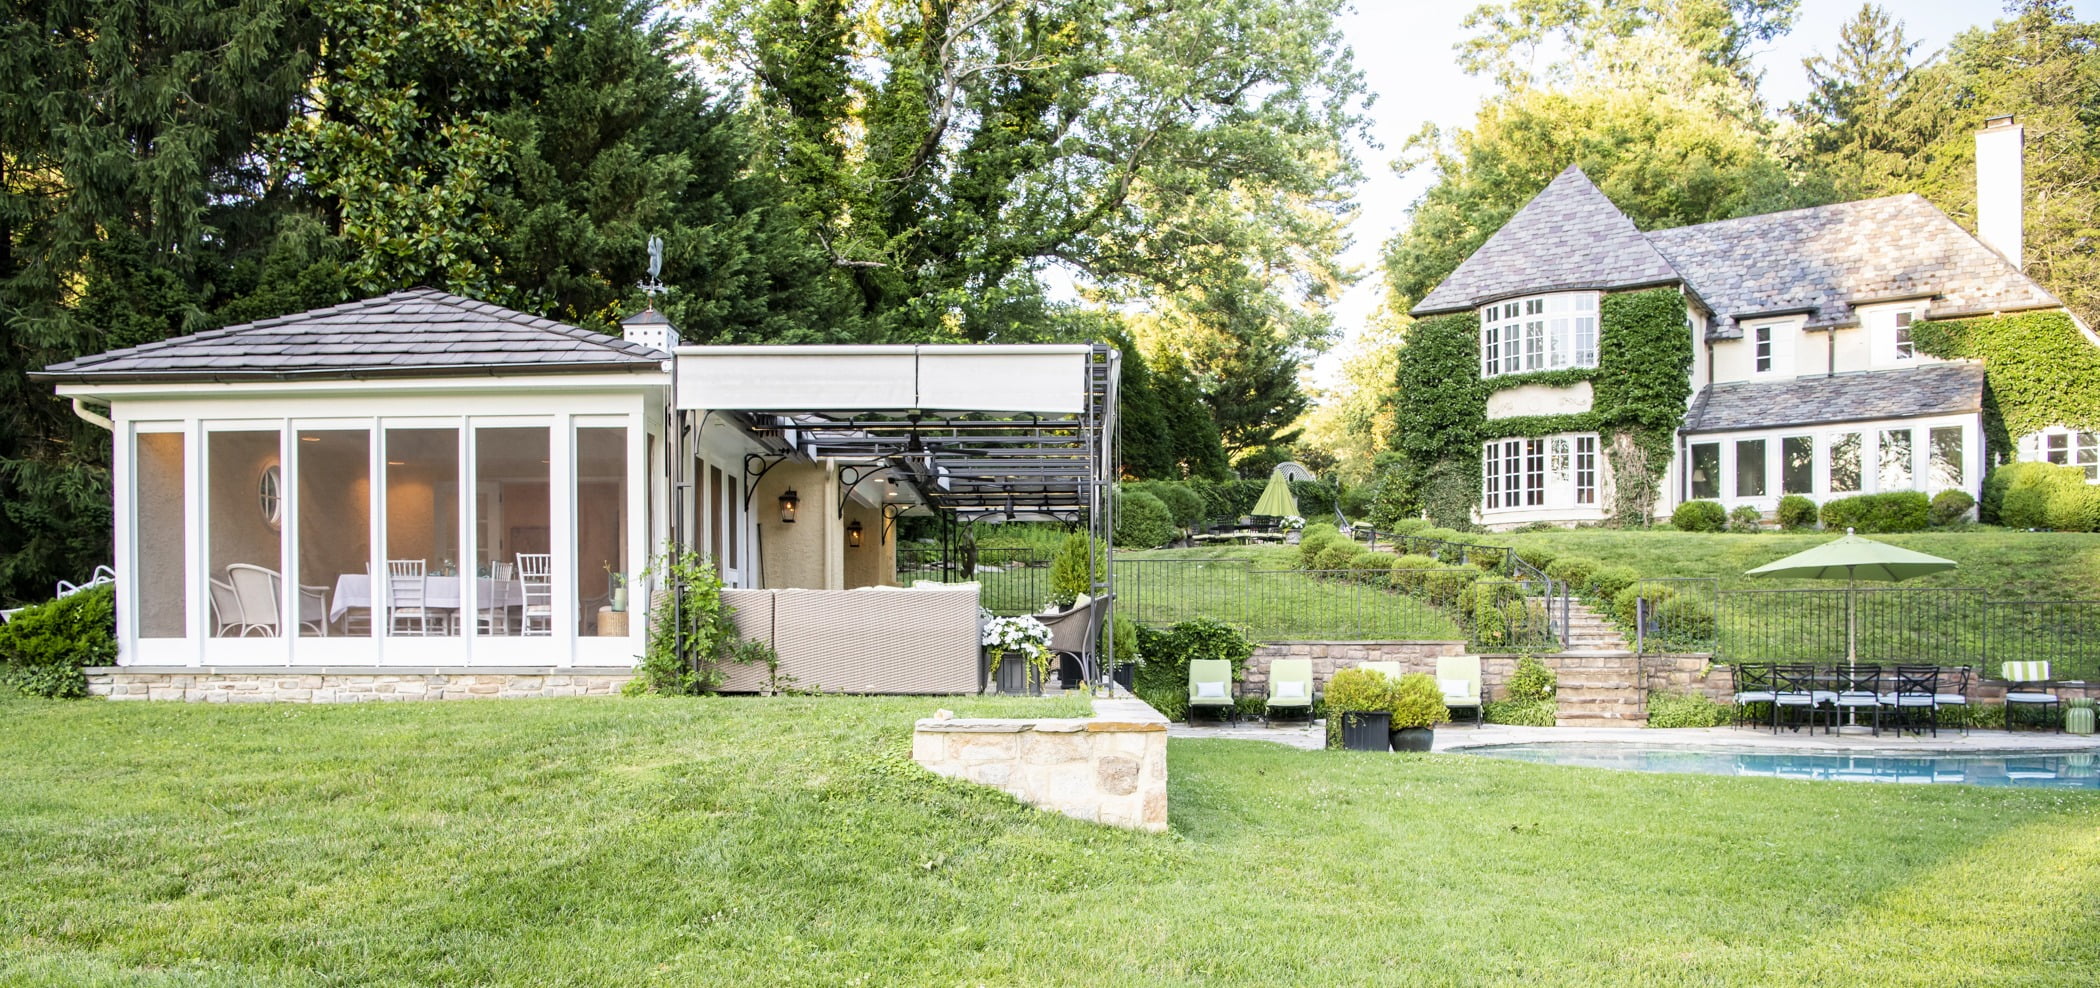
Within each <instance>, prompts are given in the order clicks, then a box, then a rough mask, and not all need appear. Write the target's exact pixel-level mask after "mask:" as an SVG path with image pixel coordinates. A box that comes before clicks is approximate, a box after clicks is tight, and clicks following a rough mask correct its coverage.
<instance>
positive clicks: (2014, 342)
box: [1910, 311, 2100, 459]
mask: <svg viewBox="0 0 2100 988" xmlns="http://www.w3.org/2000/svg"><path fill="white" fill-rule="evenodd" d="M1910 338H1911V342H1912V343H1913V344H1915V345H1916V346H1917V348H1918V349H1919V350H1920V351H1922V352H1924V353H1926V354H1929V355H1931V356H1934V357H1944V358H1947V359H1950V360H1951V359H1963V358H1966V359H1971V360H1982V361H1983V382H1984V428H1985V430H1987V433H1988V435H1987V437H1986V438H1987V441H1988V444H1989V446H1990V447H1991V448H1992V449H1993V450H1997V451H2002V454H2003V455H2004V456H2005V457H2006V458H2008V459H2010V458H2011V455H2012V449H2013V445H2012V439H2013V437H2015V436H2024V435H2027V434H2028V433H2031V432H2037V431H2040V430H2042V429H2046V428H2049V427H2050V426H2056V425H2061V426H2068V427H2070V428H2073V429H2084V430H2100V347H2096V346H2094V345H2093V342H2092V341H2091V340H2089V339H2087V338H2086V335H2085V333H2083V332H2081V331H2080V330H2079V328H2078V324H2077V323H2075V322H2072V321H2071V316H2070V314H2069V313H2066V312H2061V311H2057V312H2028V313H2022V314H2019V315H2011V316H1990V317H1985V318H1981V319H1955V320H1948V321H1944V322H1924V323H1916V324H1913V325H1912V326H1911V330H1910Z"/></svg>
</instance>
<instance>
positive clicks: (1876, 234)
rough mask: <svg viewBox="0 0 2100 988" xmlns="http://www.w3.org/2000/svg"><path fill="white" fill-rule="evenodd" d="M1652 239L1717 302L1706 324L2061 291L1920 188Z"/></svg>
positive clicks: (1985, 302)
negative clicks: (1865, 305) (1890, 302)
mask: <svg viewBox="0 0 2100 988" xmlns="http://www.w3.org/2000/svg"><path fill="white" fill-rule="evenodd" d="M1648 240H1649V242H1650V243H1653V244H1654V245H1655V247H1656V249H1657V250H1659V251H1661V252H1662V255H1663V257H1665V258H1667V259H1668V260H1669V262H1670V265H1671V267H1673V268H1675V269H1676V270H1677V272H1678V273H1679V274H1681V275H1683V277H1684V281H1685V283H1686V284H1687V285H1689V286H1690V287H1691V289H1692V291H1694V292H1695V293H1697V294H1698V296H1699V298H1700V299H1701V300H1702V301H1704V302H1705V303H1706V304H1707V306H1708V307H1709V308H1711V309H1712V310H1713V313H1714V317H1715V318H1714V319H1713V321H1712V322H1711V323H1710V324H1709V326H1708V333H1707V335H1708V336H1709V337H1711V338H1714V339H1733V338H1738V337H1740V336H1742V333H1743V331H1742V327H1741V326H1739V325H1737V320H1738V319H1742V318H1746V317H1750V316H1754V315H1757V314H1760V313H1764V314H1774V313H1778V312H1784V311H1787V310H1792V311H1795V312H1799V311H1803V310H1806V311H1807V312H1808V314H1809V315H1808V325H1809V326H1811V327H1822V326H1843V325H1851V324H1852V323H1854V322H1855V321H1856V317H1855V316H1854V315H1853V314H1852V306H1853V305H1854V304H1855V303H1859V302H1865V301H1873V300H1877V299H1884V300H1886V299H1893V298H1902V297H1924V296H1933V297H1935V301H1934V302H1933V303H1932V305H1931V306H1930V307H1929V308H1928V309H1927V310H1926V313H1925V316H1926V318H1944V317H1947V316H1950V315H1954V314H1958V313H1975V312H1993V311H2003V310H2016V309H2035V308H2054V307H2056V306H2058V305H2061V304H2062V303H2060V302H2058V301H2057V300H2056V297H2055V296H2053V295H2050V294H2049V293H2048V292H2047V291H2045V290H2044V289H2043V288H2042V287H2041V286H2040V285H2037V284H2035V282H2034V280H2033V279H2031V278H2029V277H2027V276H2026V275H2024V274H2022V273H2020V271H2019V270H2018V269H2016V268H2014V267H2013V266H2012V265H2011V264H2009V263H2007V262H2006V260H2005V259H2004V258H2003V257H2000V256H1999V255H1998V253H1997V252H1996V251H1994V250H1992V249H1990V248H1989V247H1986V246H1984V245H1983V242H1982V241H1980V240H1977V239H1976V238H1975V237H1973V236H1970V235H1969V232H1968V231H1966V230H1963V229H1962V228H1961V227H1960V226H1958V225H1956V224H1955V222H1954V221H1953V220H1951V219H1949V218H1948V217H1947V214H1945V213H1942V212H1940V211H1939V209H1938V208H1937V207H1935V206H1933V205H1932V204H1931V203H1929V202H1926V201H1925V200H1924V198H1922V197H1920V196H1918V195H1915V194H1909V195H1900V196H1888V197H1886V198H1881V199H1863V200H1860V201H1858V202H1842V203H1837V204H1835V205H1830V206H1816V207H1813V208H1810V209H1794V210H1788V211H1786V212H1783V213H1766V214H1764V215H1761V216H1745V217H1742V218H1741V219H1733V220H1721V221H1719V222H1715V223H1701V224H1698V225H1696V226H1684V227H1677V228H1675V229H1670V230H1656V231H1654V232H1652V233H1649V234H1648Z"/></svg>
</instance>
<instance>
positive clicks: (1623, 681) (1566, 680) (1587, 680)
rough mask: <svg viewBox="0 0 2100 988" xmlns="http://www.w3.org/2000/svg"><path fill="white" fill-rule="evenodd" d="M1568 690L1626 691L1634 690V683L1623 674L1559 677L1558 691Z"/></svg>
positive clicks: (1590, 691)
mask: <svg viewBox="0 0 2100 988" xmlns="http://www.w3.org/2000/svg"><path fill="white" fill-rule="evenodd" d="M1570 690H1580V691H1582V692H1585V693H1595V692H1599V691H1606V692H1611V691H1626V692H1631V691H1633V690H1634V683H1633V680H1632V679H1630V678H1627V677H1624V676H1562V677H1560V692H1562V693H1566V692H1568V691H1570Z"/></svg>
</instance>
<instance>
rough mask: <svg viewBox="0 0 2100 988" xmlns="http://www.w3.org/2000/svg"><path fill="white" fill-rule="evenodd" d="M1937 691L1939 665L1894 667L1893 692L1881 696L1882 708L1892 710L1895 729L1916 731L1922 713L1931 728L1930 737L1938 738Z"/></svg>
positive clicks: (1938, 711)
mask: <svg viewBox="0 0 2100 988" xmlns="http://www.w3.org/2000/svg"><path fill="white" fill-rule="evenodd" d="M1939 691H1940V667H1939V666H1910V665H1899V666H1897V667H1896V683H1895V689H1893V690H1890V691H1888V692H1886V693H1883V694H1881V705H1882V706H1884V707H1889V708H1891V709H1892V710H1893V711H1894V712H1895V715H1896V729H1897V730H1899V731H1901V730H1903V729H1904V728H1910V729H1912V730H1916V729H1917V723H1916V719H1917V715H1918V714H1919V713H1923V714H1924V715H1925V718H1926V720H1927V722H1928V723H1929V724H1931V726H1932V736H1933V737H1939V736H1940V709H1939V706H1938V705H1937V704H1936V703H1935V699H1936V698H1937V696H1938V694H1939Z"/></svg>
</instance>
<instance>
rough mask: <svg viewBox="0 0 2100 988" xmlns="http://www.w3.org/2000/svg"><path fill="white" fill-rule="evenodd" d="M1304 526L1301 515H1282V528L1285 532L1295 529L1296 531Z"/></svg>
mask: <svg viewBox="0 0 2100 988" xmlns="http://www.w3.org/2000/svg"><path fill="white" fill-rule="evenodd" d="M1304 527H1305V519H1304V518H1303V517H1301V516H1299V515H1284V516H1283V530H1284V531H1286V532H1295V531H1298V530H1299V529H1302V528H1304Z"/></svg>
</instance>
